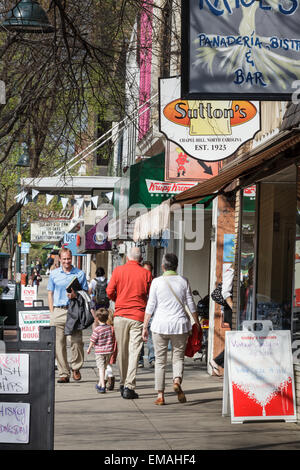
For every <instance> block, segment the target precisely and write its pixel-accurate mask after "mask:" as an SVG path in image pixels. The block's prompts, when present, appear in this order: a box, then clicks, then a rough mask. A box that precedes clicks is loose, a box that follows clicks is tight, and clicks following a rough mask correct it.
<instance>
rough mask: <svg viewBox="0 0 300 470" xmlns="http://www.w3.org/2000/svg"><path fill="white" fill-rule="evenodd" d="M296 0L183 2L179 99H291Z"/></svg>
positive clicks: (299, 39) (297, 42) (299, 74)
mask: <svg viewBox="0 0 300 470" xmlns="http://www.w3.org/2000/svg"><path fill="white" fill-rule="evenodd" d="M299 22H300V6H299V0H265V1H262V0H260V1H255V0H250V1H247V2H246V1H243V0H234V1H231V0H229V1H228V0H215V1H213V0H200V1H199V0H184V1H182V59H183V60H182V78H183V83H182V85H183V86H182V95H181V96H182V97H185V98H193V99H197V98H199V97H200V96H201V99H203V98H205V99H207V98H210V99H222V98H223V97H225V98H226V99H228V98H229V99H237V97H238V96H239V97H240V98H243V99H266V97H267V99H268V100H270V99H273V100H284V99H291V94H292V93H293V92H294V91H295V89H294V81H297V80H299V79H300V59H299V50H300V34H299Z"/></svg>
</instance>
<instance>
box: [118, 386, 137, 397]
mask: <svg viewBox="0 0 300 470" xmlns="http://www.w3.org/2000/svg"><path fill="white" fill-rule="evenodd" d="M122 397H123V398H126V399H128V400H133V399H134V398H138V397H139V396H138V394H137V393H136V392H135V391H134V390H131V389H130V388H127V387H125V388H124V391H123V395H122Z"/></svg>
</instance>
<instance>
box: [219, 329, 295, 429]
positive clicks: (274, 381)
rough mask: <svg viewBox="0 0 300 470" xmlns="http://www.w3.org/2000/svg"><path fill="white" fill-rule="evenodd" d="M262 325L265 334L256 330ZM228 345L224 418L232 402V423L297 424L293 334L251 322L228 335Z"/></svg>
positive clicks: (228, 332) (226, 348) (227, 333)
mask: <svg viewBox="0 0 300 470" xmlns="http://www.w3.org/2000/svg"><path fill="white" fill-rule="evenodd" d="M258 323H261V324H262V325H263V329H262V330H259V331H257V330H254V328H253V325H254V324H258ZM225 342H226V346H225V377H224V390H223V415H226V414H227V405H228V399H229V398H230V410H231V422H232V423H234V422H244V421H250V420H251V421H253V420H258V421H263V420H284V421H289V422H295V421H297V415H296V399H295V383H294V371H293V357H292V348H291V336H290V331H289V330H273V329H272V322H271V321H259V320H257V321H256V322H255V321H253V322H252V321H249V322H244V323H243V330H242V331H227V332H226V339H225ZM228 391H229V396H228Z"/></svg>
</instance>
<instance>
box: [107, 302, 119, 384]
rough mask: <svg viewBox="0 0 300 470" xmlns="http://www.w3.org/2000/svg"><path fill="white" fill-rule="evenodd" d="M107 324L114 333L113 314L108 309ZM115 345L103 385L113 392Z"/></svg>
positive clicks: (115, 358)
mask: <svg viewBox="0 0 300 470" xmlns="http://www.w3.org/2000/svg"><path fill="white" fill-rule="evenodd" d="M107 324H108V325H110V326H111V327H112V329H113V332H114V328H113V326H114V314H113V312H112V310H111V309H108V320H107ZM117 353H118V351H117V343H116V342H115V347H114V352H113V353H112V355H111V357H110V361H109V364H107V367H106V371H105V384H106V383H107V389H108V390H113V389H114V387H115V374H114V371H113V369H114V368H113V365H114V364H115V363H116V360H117Z"/></svg>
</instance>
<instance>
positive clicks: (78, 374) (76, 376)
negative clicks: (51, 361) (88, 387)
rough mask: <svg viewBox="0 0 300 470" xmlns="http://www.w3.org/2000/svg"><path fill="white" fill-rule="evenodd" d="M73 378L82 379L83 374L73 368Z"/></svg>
mask: <svg viewBox="0 0 300 470" xmlns="http://www.w3.org/2000/svg"><path fill="white" fill-rule="evenodd" d="M72 375H73V379H74V380H76V381H78V380H81V374H80V372H79V370H72Z"/></svg>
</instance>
